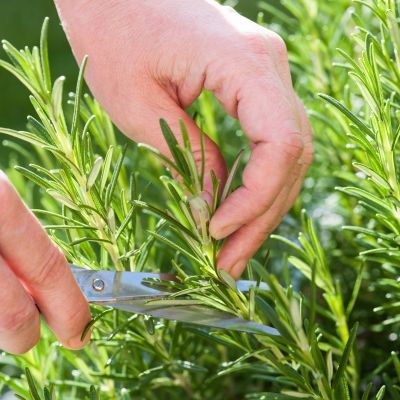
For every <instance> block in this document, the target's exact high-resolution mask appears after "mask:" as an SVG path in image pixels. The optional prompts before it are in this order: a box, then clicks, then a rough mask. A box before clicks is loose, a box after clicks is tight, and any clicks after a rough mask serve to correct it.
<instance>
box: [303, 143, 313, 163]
mask: <svg viewBox="0 0 400 400" xmlns="http://www.w3.org/2000/svg"><path fill="white" fill-rule="evenodd" d="M303 160H304V164H305V166H306V167H307V168H308V167H309V166H310V165H311V164H312V162H313V160H314V146H313V145H312V143H310V144H309V145H308V146H306V148H305V150H304V154H303Z"/></svg>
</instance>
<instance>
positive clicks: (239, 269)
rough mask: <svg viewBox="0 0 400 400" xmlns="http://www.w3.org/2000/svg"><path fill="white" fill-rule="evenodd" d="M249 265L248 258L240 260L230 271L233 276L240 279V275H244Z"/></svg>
mask: <svg viewBox="0 0 400 400" xmlns="http://www.w3.org/2000/svg"><path fill="white" fill-rule="evenodd" d="M246 265H247V260H239V261H237V262H236V263H235V264H233V267H232V268H231V270H230V271H229V273H230V274H231V275H232V277H233V278H235V279H239V278H240V275H242V273H243V271H244V270H245V268H246Z"/></svg>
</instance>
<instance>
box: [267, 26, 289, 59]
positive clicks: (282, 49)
mask: <svg viewBox="0 0 400 400" xmlns="http://www.w3.org/2000/svg"><path fill="white" fill-rule="evenodd" d="M268 43H269V45H270V46H271V48H272V49H273V51H274V53H275V54H276V56H277V57H278V59H279V60H285V61H286V60H287V59H288V50H287V46H286V43H285V41H284V40H283V39H282V37H281V36H279V35H278V34H277V33H275V32H268Z"/></svg>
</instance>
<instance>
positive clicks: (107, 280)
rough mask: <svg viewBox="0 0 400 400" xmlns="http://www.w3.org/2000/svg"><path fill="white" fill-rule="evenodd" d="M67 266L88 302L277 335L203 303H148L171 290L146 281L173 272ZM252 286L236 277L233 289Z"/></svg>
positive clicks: (172, 278)
mask: <svg viewBox="0 0 400 400" xmlns="http://www.w3.org/2000/svg"><path fill="white" fill-rule="evenodd" d="M71 270H72V273H73V274H74V276H75V279H76V281H77V283H78V285H79V286H80V288H81V290H82V292H83V294H84V295H85V297H86V299H87V301H88V302H89V303H91V304H97V305H100V306H110V307H112V308H116V309H119V310H124V311H129V312H132V313H135V314H143V315H149V316H152V317H156V318H164V319H168V320H174V321H179V322H185V323H189V324H195V325H203V326H207V327H213V328H222V329H228V330H234V331H239V332H247V333H259V334H260V333H261V334H267V335H275V336H276V335H279V333H278V331H277V330H276V329H274V328H272V327H270V326H267V325H263V324H259V323H256V322H254V321H249V320H245V319H242V318H238V317H236V316H235V315H233V314H229V313H227V312H223V311H220V310H217V309H214V308H211V307H208V306H205V305H198V304H194V305H165V304H164V305H160V304H156V303H155V304H152V302H151V301H152V300H157V299H165V298H168V296H169V295H170V294H171V292H169V291H166V290H162V289H161V288H162V287H163V285H154V286H152V285H149V284H148V282H149V281H158V282H161V283H162V282H166V283H168V282H171V281H173V282H174V281H177V277H176V275H169V274H162V273H161V274H156V273H147V272H120V271H98V270H87V269H84V268H80V267H77V266H75V265H71ZM166 286H167V285H166ZM256 286H257V283H256V282H254V281H246V280H241V281H237V289H238V290H240V291H241V292H247V291H249V290H250V287H256ZM259 290H268V286H267V285H266V284H265V283H261V285H259Z"/></svg>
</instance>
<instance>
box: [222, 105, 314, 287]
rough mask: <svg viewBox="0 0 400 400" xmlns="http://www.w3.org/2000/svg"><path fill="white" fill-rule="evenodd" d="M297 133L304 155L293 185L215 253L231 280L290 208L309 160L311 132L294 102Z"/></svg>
mask: <svg viewBox="0 0 400 400" xmlns="http://www.w3.org/2000/svg"><path fill="white" fill-rule="evenodd" d="M296 103H297V107H298V115H299V118H300V125H301V131H302V133H303V138H304V143H305V146H304V152H303V154H302V156H301V161H302V165H301V169H300V174H299V175H298V179H297V180H296V182H295V183H294V185H293V186H292V187H291V186H288V185H285V187H284V189H283V190H282V192H281V193H280V195H279V196H278V197H277V199H276V200H275V202H274V204H273V206H272V207H271V208H270V209H269V210H268V211H267V212H266V213H265V214H264V215H263V216H261V217H258V218H256V219H255V220H253V221H252V222H251V223H250V224H247V225H245V226H243V227H242V228H240V229H239V230H238V231H237V232H235V233H234V234H233V235H232V236H230V237H229V238H228V239H227V240H226V241H225V242H224V244H223V246H222V248H221V251H220V253H219V254H218V262H217V263H218V267H219V268H222V269H225V270H226V271H227V272H229V273H230V274H231V275H232V276H233V277H234V278H235V279H238V278H239V277H240V275H241V274H242V272H243V270H244V269H245V267H246V265H247V262H248V260H249V259H250V258H251V257H253V255H254V254H255V253H256V251H257V250H258V249H259V247H260V246H261V245H262V243H263V242H264V241H265V240H266V239H267V238H268V236H269V234H270V233H271V232H273V231H274V230H275V229H276V227H277V226H278V225H279V223H280V221H281V219H282V218H283V216H284V215H285V214H286V213H287V212H288V211H289V209H290V208H291V207H292V205H293V203H294V201H295V199H296V198H297V196H298V194H299V192H300V190H301V187H302V184H303V179H304V176H305V174H306V171H307V169H308V167H309V165H310V164H311V161H312V129H311V126H310V123H309V121H308V118H307V115H306V112H305V109H304V106H303V104H302V103H301V101H300V100H299V99H296Z"/></svg>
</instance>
